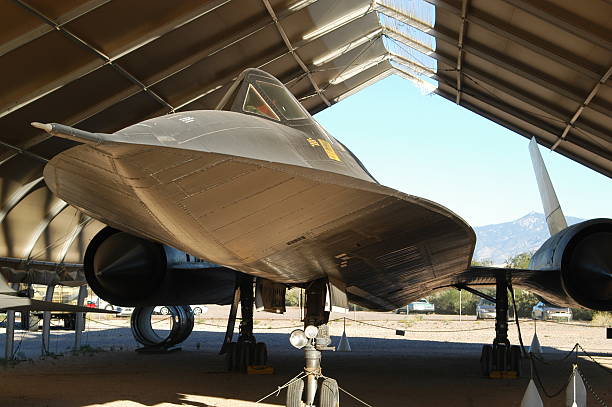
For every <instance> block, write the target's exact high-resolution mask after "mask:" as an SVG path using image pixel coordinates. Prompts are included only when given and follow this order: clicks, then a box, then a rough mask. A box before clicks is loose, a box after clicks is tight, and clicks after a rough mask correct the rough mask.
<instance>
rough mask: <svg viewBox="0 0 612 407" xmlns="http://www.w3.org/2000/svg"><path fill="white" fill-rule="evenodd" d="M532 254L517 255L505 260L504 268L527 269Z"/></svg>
mask: <svg viewBox="0 0 612 407" xmlns="http://www.w3.org/2000/svg"><path fill="white" fill-rule="evenodd" d="M532 255H533V253H530V252H526V253H519V254H517V255H515V256H513V257H510V258H509V259H508V260H506V267H508V268H513V269H527V268H529V262H530V261H531V256H532Z"/></svg>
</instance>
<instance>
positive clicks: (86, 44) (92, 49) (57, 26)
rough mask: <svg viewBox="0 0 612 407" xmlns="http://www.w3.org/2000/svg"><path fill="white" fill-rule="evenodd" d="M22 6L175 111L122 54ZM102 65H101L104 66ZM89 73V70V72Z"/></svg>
mask: <svg viewBox="0 0 612 407" xmlns="http://www.w3.org/2000/svg"><path fill="white" fill-rule="evenodd" d="M15 1H16V2H17V3H18V4H19V5H20V6H22V7H23V8H24V9H26V10H28V11H29V12H31V13H32V14H34V15H36V16H38V17H39V18H40V19H42V20H43V21H44V22H46V23H47V24H49V25H50V26H51V27H53V28H54V29H55V30H57V31H59V32H61V33H62V34H64V35H65V36H66V37H68V38H69V39H71V40H72V41H74V42H76V43H77V44H79V45H80V46H82V47H84V48H85V49H87V50H88V51H90V52H92V53H93V54H95V55H96V56H97V57H98V58H100V59H102V60H103V61H104V64H103V65H110V66H111V67H113V68H114V69H115V70H116V71H117V72H118V73H119V74H121V75H122V76H123V77H125V78H126V79H127V80H128V81H130V82H132V83H134V84H135V85H137V86H138V87H140V89H141V90H142V91H143V92H145V93H147V94H148V95H149V96H151V97H152V98H153V99H155V100H156V101H157V102H159V103H160V104H162V105H163V106H166V107H167V108H168V109H170V112H174V107H173V106H172V105H170V104H169V103H168V102H167V101H166V100H164V99H163V98H162V97H161V96H159V95H158V94H157V93H155V92H154V91H153V90H151V89H149V88H148V87H147V86H146V85H145V84H144V83H142V82H141V81H140V80H139V79H138V78H136V77H135V76H134V75H132V74H131V73H130V72H128V71H127V70H126V69H124V68H123V67H121V66H120V65H119V64H117V63H116V62H115V60H116V59H117V58H119V57H120V56H121V55H119V56H115V57H114V58H111V57H109V56H108V55H106V54H105V53H104V52H102V51H100V50H99V49H97V48H96V47H94V46H93V45H92V44H90V43H89V42H87V41H85V40H84V39H83V38H81V37H79V36H78V35H76V34H74V33H73V32H72V31H70V30H68V29H67V28H66V27H64V26H62V25H61V24H58V23H56V22H55V21H54V20H52V19H51V18H49V17H48V16H46V15H45V14H43V13H42V12H41V11H39V10H37V9H36V8H34V7H33V6H31V5H29V4H28V3H25V2H24V1H23V0H15ZM226 1H228V0H226ZM146 43H148V41H147V42H145V43H143V45H144V44H146ZM103 65H101V66H103ZM88 73H89V72H88ZM18 106H19V107H23V106H24V105H23V103H22V104H20V105H18ZM5 114H6V112H3V113H2V115H5Z"/></svg>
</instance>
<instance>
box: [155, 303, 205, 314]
mask: <svg viewBox="0 0 612 407" xmlns="http://www.w3.org/2000/svg"><path fill="white" fill-rule="evenodd" d="M190 307H191V309H192V310H193V313H194V315H204V314H206V313H207V312H208V307H207V306H206V305H190ZM153 314H157V315H168V314H170V310H169V309H168V307H167V306H166V305H158V306H157V307H155V308H153Z"/></svg>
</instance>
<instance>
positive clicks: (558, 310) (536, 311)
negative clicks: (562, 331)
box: [531, 301, 572, 322]
mask: <svg viewBox="0 0 612 407" xmlns="http://www.w3.org/2000/svg"><path fill="white" fill-rule="evenodd" d="M531 318H533V319H542V320H547V319H555V318H559V319H567V321H568V322H569V321H571V320H572V309H571V308H562V307H557V306H555V305H552V304H546V303H545V302H542V301H540V302H538V303H537V304H536V305H534V306H533V309H532V310H531Z"/></svg>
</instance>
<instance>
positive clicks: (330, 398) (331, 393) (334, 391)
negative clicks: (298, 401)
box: [319, 379, 340, 407]
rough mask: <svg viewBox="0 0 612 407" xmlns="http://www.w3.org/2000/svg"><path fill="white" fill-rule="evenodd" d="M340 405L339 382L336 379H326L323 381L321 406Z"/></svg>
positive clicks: (320, 397) (320, 396) (320, 395)
mask: <svg viewBox="0 0 612 407" xmlns="http://www.w3.org/2000/svg"><path fill="white" fill-rule="evenodd" d="M339 405H340V391H339V390H338V382H336V381H335V380H334V379H325V380H323V383H321V392H320V394H319V407H338V406H339Z"/></svg>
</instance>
